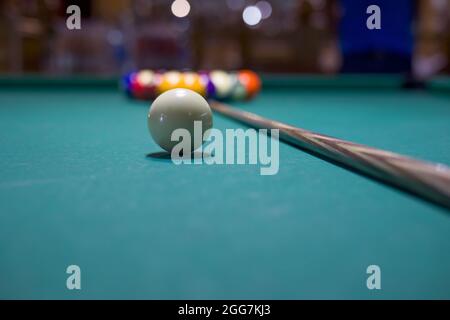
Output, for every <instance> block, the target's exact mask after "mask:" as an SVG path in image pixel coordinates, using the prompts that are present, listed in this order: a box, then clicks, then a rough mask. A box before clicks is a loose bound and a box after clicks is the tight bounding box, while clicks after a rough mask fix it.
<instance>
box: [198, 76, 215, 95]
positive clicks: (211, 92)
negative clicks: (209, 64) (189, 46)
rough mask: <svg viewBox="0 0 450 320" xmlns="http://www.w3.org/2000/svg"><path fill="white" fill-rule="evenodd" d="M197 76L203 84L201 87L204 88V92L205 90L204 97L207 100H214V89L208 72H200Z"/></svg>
mask: <svg viewBox="0 0 450 320" xmlns="http://www.w3.org/2000/svg"><path fill="white" fill-rule="evenodd" d="M199 75H200V79H201V80H202V82H203V86H204V87H205V90H206V97H207V98H208V99H212V98H215V96H216V87H215V86H214V83H213V82H212V80H211V77H210V75H209V72H208V71H200V72H199Z"/></svg>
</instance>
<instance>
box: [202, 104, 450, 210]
mask: <svg viewBox="0 0 450 320" xmlns="http://www.w3.org/2000/svg"><path fill="white" fill-rule="evenodd" d="M210 105H211V109H212V110H213V111H215V112H217V113H220V114H223V115H225V116H227V117H229V118H232V119H234V120H236V121H239V122H241V123H243V124H246V125H248V126H250V127H255V128H258V129H278V130H279V134H280V139H281V140H283V141H285V142H287V143H289V144H291V145H294V146H296V147H299V148H300V149H302V150H305V151H308V152H309V153H311V154H313V155H315V156H318V157H320V158H323V159H325V160H328V161H330V162H332V163H336V164H338V165H340V166H342V167H345V168H348V169H350V170H352V171H356V172H358V173H361V174H364V175H366V176H369V177H371V178H374V179H376V180H379V181H381V182H384V183H386V184H388V185H391V186H394V187H396V188H399V189H401V190H403V191H406V192H408V193H411V194H413V195H416V196H419V197H421V198H422V199H425V200H427V201H430V202H432V203H434V204H437V205H439V206H441V207H444V208H446V209H447V210H450V168H449V167H448V166H446V165H444V164H440V163H431V162H425V161H421V160H417V159H413V158H410V157H406V156H402V155H399V154H396V153H393V152H390V151H385V150H380V149H376V148H372V147H369V146H365V145H361V144H357V143H353V142H350V141H345V140H340V139H337V138H333V137H330V136H326V135H322V134H320V133H315V132H311V131H308V130H304V129H301V128H297V127H294V126H291V125H287V124H285V123H282V122H278V121H274V120H270V119H266V118H263V117H261V116H258V115H256V114H254V113H250V112H247V111H243V110H239V109H236V108H233V107H231V106H229V105H227V104H225V103H222V102H218V101H210Z"/></svg>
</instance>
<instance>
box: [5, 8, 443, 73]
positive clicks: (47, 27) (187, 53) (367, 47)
mask: <svg viewBox="0 0 450 320" xmlns="http://www.w3.org/2000/svg"><path fill="white" fill-rule="evenodd" d="M72 4H76V5H78V6H79V7H80V8H81V15H82V18H81V29H80V30H69V29H68V28H67V27H66V19H67V18H68V16H69V15H70V14H67V13H66V9H67V7H68V6H69V5H72ZM372 4H376V5H378V6H380V8H381V26H382V28H381V29H380V30H368V29H367V27H366V20H367V18H368V17H369V14H367V13H366V9H367V7H368V6H369V5H372ZM449 59H450V0H395V1H392V0H372V1H368V0H262V1H258V0H187V1H186V0H175V1H173V0H115V1H111V0H92V1H67V0H1V1H0V73H4V74H22V73H40V74H54V75H71V74H89V75H90V74H92V75H119V74H121V73H124V72H127V71H130V70H134V69H142V68H150V69H184V68H189V69H194V70H199V69H209V70H210V69H240V68H251V69H254V70H256V71H260V72H270V73H308V74H311V73H319V74H334V73H354V72H358V73H407V74H412V75H414V76H416V77H418V78H427V77H431V76H434V75H436V74H448V73H449V72H450V64H449Z"/></svg>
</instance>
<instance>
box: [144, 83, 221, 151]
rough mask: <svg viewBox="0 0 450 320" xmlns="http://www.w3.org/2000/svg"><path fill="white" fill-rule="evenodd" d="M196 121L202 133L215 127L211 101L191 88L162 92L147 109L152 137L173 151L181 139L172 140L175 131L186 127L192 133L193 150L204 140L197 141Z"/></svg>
mask: <svg viewBox="0 0 450 320" xmlns="http://www.w3.org/2000/svg"><path fill="white" fill-rule="evenodd" d="M194 121H201V122H202V133H204V132H205V131H206V130H208V129H211V128H212V112H211V108H210V107H209V104H208V102H207V101H206V100H205V98H203V97H202V96H201V95H199V94H198V93H197V92H194V91H192V90H189V89H182V88H176V89H172V90H168V91H166V92H164V93H162V94H161V95H159V96H158V97H157V98H156V99H155V101H153V103H152V105H151V106H150V110H149V111H148V117H147V124H148V129H149V131H150V134H151V136H152V138H153V140H154V141H155V142H156V143H157V144H158V145H159V146H160V147H161V148H163V149H164V150H166V151H168V152H171V151H172V148H173V147H174V146H175V145H177V144H178V143H179V141H171V139H170V138H171V135H172V132H173V131H174V130H176V129H179V128H184V129H186V130H188V131H189V133H190V134H191V139H192V140H191V149H192V150H191V151H194V150H196V149H198V148H199V147H200V146H201V145H202V144H203V141H201V142H200V141H198V142H196V143H194Z"/></svg>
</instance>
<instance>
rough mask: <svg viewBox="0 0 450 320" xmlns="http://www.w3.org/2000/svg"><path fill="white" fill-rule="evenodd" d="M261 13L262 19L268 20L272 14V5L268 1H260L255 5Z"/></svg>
mask: <svg viewBox="0 0 450 320" xmlns="http://www.w3.org/2000/svg"><path fill="white" fill-rule="evenodd" d="M255 6H256V7H257V8H258V9H259V11H261V17H262V18H263V19H267V18H269V17H270V15H271V14H272V5H271V4H270V3H269V2H267V1H258V2H257V3H256V5H255Z"/></svg>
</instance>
